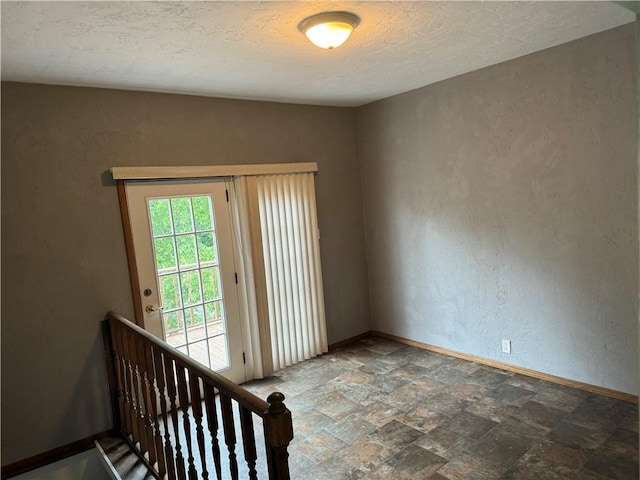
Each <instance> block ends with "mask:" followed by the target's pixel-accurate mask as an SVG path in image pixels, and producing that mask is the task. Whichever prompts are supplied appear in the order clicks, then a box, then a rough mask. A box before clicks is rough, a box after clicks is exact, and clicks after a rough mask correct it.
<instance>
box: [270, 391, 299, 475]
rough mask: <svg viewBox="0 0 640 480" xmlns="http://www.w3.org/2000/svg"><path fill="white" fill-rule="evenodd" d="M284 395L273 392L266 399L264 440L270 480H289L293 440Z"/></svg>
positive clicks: (291, 425)
mask: <svg viewBox="0 0 640 480" xmlns="http://www.w3.org/2000/svg"><path fill="white" fill-rule="evenodd" d="M283 402H284V395H283V394H282V393H280V392H274V393H272V394H271V395H269V396H268V397H267V403H268V404H269V408H268V409H267V411H266V412H265V413H266V415H265V417H264V422H265V427H266V428H265V432H264V434H265V440H266V442H267V457H268V458H267V462H268V464H269V479H270V480H289V452H287V447H288V446H289V442H290V441H291V440H293V423H292V421H291V412H290V411H289V409H288V408H287V407H286V406H285V404H284V403H283Z"/></svg>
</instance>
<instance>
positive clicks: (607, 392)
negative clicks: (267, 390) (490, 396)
mask: <svg viewBox="0 0 640 480" xmlns="http://www.w3.org/2000/svg"><path fill="white" fill-rule="evenodd" d="M371 334H372V335H375V336H377V337H382V338H387V339H389V340H393V341H395V342H398V343H403V344H405V345H411V346H413V347H418V348H422V349H423V350H429V351H431V352H436V353H441V354H443V355H448V356H450V357H456V358H461V359H463V360H469V361H470V362H475V363H479V364H481V365H487V366H489V367H494V368H500V369H502V370H506V371H508V372H513V373H519V374H521V375H526V376H528V377H533V378H538V379H540V380H546V381H547V382H552V383H557V384H559V385H565V386H567V387H572V388H578V389H580V390H586V391H587V392H591V393H597V394H599V395H604V396H607V397H612V398H617V399H618V400H624V401H625V402H630V403H638V396H637V395H633V394H631V393H625V392H619V391H617V390H612V389H610V388H605V387H599V386H597V385H591V384H588V383H583V382H578V381H577V380H570V379H568V378H563V377H558V376H556V375H551V374H548V373H543V372H538V371H536V370H530V369H528V368H523V367H518V366H516V365H511V364H509V363H504V362H499V361H497V360H491V359H489V358H484V357H479V356H477V355H471V354H468V353H461V352H456V351H455V350H449V349H448V348H442V347H436V346H435V345H429V344H428V343H422V342H417V341H415V340H409V339H408V338H403V337H398V336H396V335H392V334H390V333H383V332H378V331H375V330H374V331H372V332H371Z"/></svg>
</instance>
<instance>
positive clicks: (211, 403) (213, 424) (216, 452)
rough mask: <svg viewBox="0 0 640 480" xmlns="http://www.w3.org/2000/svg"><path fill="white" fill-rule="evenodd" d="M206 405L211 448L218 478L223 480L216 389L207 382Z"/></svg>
mask: <svg viewBox="0 0 640 480" xmlns="http://www.w3.org/2000/svg"><path fill="white" fill-rule="evenodd" d="M204 406H205V409H206V412H207V426H208V428H209V435H211V450H212V452H213V463H214V464H215V468H216V478H217V479H218V480H222V465H221V464H220V443H219V442H218V412H217V411H216V391H215V389H214V388H213V387H212V386H211V385H209V384H208V383H205V385H204Z"/></svg>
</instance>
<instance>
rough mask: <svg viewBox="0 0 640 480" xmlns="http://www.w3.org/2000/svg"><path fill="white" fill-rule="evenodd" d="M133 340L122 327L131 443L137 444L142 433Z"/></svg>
mask: <svg viewBox="0 0 640 480" xmlns="http://www.w3.org/2000/svg"><path fill="white" fill-rule="evenodd" d="M131 341H133V339H132V338H130V335H129V332H128V331H127V330H126V329H122V343H123V346H124V352H125V353H124V355H125V372H126V376H127V391H128V392H129V394H128V395H127V399H128V401H129V404H130V411H129V415H130V417H129V418H130V421H131V443H132V444H133V445H136V444H137V443H138V442H140V439H141V437H142V435H141V434H140V424H139V423H138V402H137V399H136V398H137V397H136V393H135V391H136V379H135V373H134V367H133V365H132V357H131V355H132V354H131V351H132V347H131Z"/></svg>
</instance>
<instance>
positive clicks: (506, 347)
mask: <svg viewBox="0 0 640 480" xmlns="http://www.w3.org/2000/svg"><path fill="white" fill-rule="evenodd" d="M502 353H511V340H504V339H503V340H502Z"/></svg>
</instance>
